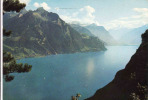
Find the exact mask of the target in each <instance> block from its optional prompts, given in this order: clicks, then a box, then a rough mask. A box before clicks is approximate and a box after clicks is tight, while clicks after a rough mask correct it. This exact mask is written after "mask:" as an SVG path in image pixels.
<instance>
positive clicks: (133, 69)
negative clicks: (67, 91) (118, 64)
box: [86, 30, 148, 100]
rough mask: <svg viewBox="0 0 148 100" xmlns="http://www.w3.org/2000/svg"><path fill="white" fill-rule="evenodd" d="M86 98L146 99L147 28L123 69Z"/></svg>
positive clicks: (104, 99) (95, 99)
mask: <svg viewBox="0 0 148 100" xmlns="http://www.w3.org/2000/svg"><path fill="white" fill-rule="evenodd" d="M86 100H148V30H147V31H146V32H145V33H144V34H143V35H142V44H141V45H140V47H139V49H138V50H137V52H136V53H135V54H134V55H133V56H132V58H131V60H130V61H129V63H128V64H127V65H126V67H125V69H123V70H121V71H119V72H117V74H116V76H115V78H114V80H113V81H112V82H110V83H109V84H108V85H106V86H105V87H103V88H102V89H99V90H98V91H97V92H96V93H95V95H94V96H92V97H90V98H88V99H86Z"/></svg>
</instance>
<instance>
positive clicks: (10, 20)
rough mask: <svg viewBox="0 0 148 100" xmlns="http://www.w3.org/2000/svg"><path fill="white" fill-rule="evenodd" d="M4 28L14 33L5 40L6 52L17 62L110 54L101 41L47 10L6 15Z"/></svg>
mask: <svg viewBox="0 0 148 100" xmlns="http://www.w3.org/2000/svg"><path fill="white" fill-rule="evenodd" d="M4 28H5V29H7V30H12V32H13V33H12V34H11V36H10V37H4V50H6V51H10V52H12V54H13V55H15V57H17V58H23V57H34V56H44V55H48V54H62V53H75V52H87V51H102V50H106V48H105V46H104V43H103V42H102V41H101V40H99V39H98V38H96V37H94V36H89V35H84V34H81V33H79V32H78V31H76V30H75V29H74V28H72V27H71V26H70V25H69V24H67V23H65V22H64V21H63V20H62V19H61V18H60V17H59V16H58V15H57V14H56V13H52V12H50V13H49V12H47V11H45V10H44V9H43V8H38V9H37V10H35V11H26V10H23V11H21V12H20V13H19V14H16V13H7V14H5V15H4ZM88 32H89V31H88Z"/></svg>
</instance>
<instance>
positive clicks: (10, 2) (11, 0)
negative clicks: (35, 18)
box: [3, 0, 26, 13]
mask: <svg viewBox="0 0 148 100" xmlns="http://www.w3.org/2000/svg"><path fill="white" fill-rule="evenodd" d="M25 6H26V4H24V3H20V2H19V0H3V11H4V13H5V12H10V11H16V12H20V10H21V9H23V8H24V7H25Z"/></svg>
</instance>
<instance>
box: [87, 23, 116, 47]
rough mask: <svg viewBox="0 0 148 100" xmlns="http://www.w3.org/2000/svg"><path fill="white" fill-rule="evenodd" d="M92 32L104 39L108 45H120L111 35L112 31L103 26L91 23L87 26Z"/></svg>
mask: <svg viewBox="0 0 148 100" xmlns="http://www.w3.org/2000/svg"><path fill="white" fill-rule="evenodd" d="M85 28H87V29H88V30H89V31H90V32H91V33H92V34H94V35H95V36H96V37H98V38H99V39H101V40H102V41H104V42H105V43H106V44H107V45H118V42H117V41H116V40H115V39H114V38H113V37H112V36H111V35H110V33H109V32H108V31H107V30H106V29H105V28H104V27H103V26H97V25H96V24H91V25H88V26H85Z"/></svg>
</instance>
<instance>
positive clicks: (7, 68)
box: [3, 0, 32, 82]
mask: <svg viewBox="0 0 148 100" xmlns="http://www.w3.org/2000/svg"><path fill="white" fill-rule="evenodd" d="M25 6H26V4H24V3H20V2H19V0H3V14H4V13H5V12H10V11H16V12H20V10H21V9H23V8H24V7H25ZM11 24H12V23H11ZM10 34H11V31H6V30H5V29H3V35H4V36H10ZM7 47H9V46H7ZM9 49H10V47H9ZM31 68H32V66H31V65H28V64H24V65H23V64H22V63H16V60H15V58H14V57H13V56H12V54H11V53H10V52H6V51H4V52H3V75H4V79H5V81H6V82H9V81H11V80H13V79H14V76H12V75H9V74H10V73H15V72H17V73H22V72H29V71H31Z"/></svg>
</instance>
